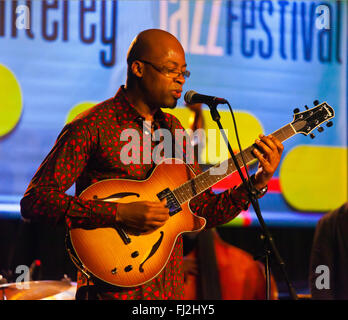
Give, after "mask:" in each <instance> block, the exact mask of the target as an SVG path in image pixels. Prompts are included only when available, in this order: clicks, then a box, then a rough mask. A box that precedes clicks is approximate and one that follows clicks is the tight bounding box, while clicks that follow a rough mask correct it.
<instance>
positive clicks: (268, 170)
mask: <svg viewBox="0 0 348 320" xmlns="http://www.w3.org/2000/svg"><path fill="white" fill-rule="evenodd" d="M259 138H260V139H257V140H256V141H255V143H256V145H257V146H258V148H259V150H258V149H256V148H255V149H254V150H253V153H254V155H255V156H256V158H257V159H258V160H259V169H258V170H257V172H256V174H255V182H254V187H255V188H256V189H258V190H261V189H262V188H264V187H265V186H266V185H267V184H268V182H269V181H270V180H271V178H272V176H273V174H274V172H275V171H276V170H277V168H278V165H279V163H280V158H281V156H282V153H283V150H284V146H283V145H282V143H281V142H280V141H279V140H278V139H276V138H275V137H274V136H272V135H269V136H264V135H262V134H260V135H259Z"/></svg>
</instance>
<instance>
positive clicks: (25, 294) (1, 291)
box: [0, 280, 71, 300]
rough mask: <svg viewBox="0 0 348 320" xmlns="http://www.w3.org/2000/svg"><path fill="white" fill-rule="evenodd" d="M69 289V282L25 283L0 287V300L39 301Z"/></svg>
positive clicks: (7, 284)
mask: <svg viewBox="0 0 348 320" xmlns="http://www.w3.org/2000/svg"><path fill="white" fill-rule="evenodd" d="M69 288H71V283H70V282H69V281H51V280H48V281H27V282H18V283H6V284H2V285H0V300H4V298H5V299H7V300H40V299H43V298H46V297H49V296H53V295H56V294H58V293H60V292H63V291H66V290H68V289H69ZM4 295H5V296H4Z"/></svg>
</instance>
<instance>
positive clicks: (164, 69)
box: [138, 60, 191, 79]
mask: <svg viewBox="0 0 348 320" xmlns="http://www.w3.org/2000/svg"><path fill="white" fill-rule="evenodd" d="M138 61H141V62H143V63H146V64H149V65H150V66H151V67H152V68H154V69H155V70H156V71H158V72H160V73H162V74H164V75H165V76H166V77H168V78H173V79H175V78H179V77H180V76H183V77H184V78H185V79H187V78H189V77H190V75H191V72H190V71H188V70H185V71H178V70H175V69H170V68H167V67H165V66H162V67H157V66H155V65H154V64H153V63H151V62H149V61H145V60H138Z"/></svg>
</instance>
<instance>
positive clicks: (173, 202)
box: [157, 188, 182, 216]
mask: <svg viewBox="0 0 348 320" xmlns="http://www.w3.org/2000/svg"><path fill="white" fill-rule="evenodd" d="M157 197H158V199H159V200H163V199H167V205H166V207H167V208H168V209H169V215H170V216H173V215H174V214H176V213H178V212H180V211H181V210H182V209H181V206H180V203H179V201H178V200H177V199H176V197H175V196H174V194H173V192H172V191H171V190H170V189H169V188H166V189H164V190H163V191H161V192H160V193H158V194H157Z"/></svg>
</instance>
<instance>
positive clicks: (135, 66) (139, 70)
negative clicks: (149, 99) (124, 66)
mask: <svg viewBox="0 0 348 320" xmlns="http://www.w3.org/2000/svg"><path fill="white" fill-rule="evenodd" d="M131 70H132V73H133V74H134V75H135V76H136V77H138V78H142V76H143V72H144V64H143V63H142V62H141V61H139V60H135V61H133V62H132V65H131Z"/></svg>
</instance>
